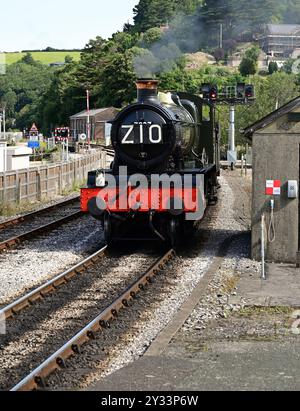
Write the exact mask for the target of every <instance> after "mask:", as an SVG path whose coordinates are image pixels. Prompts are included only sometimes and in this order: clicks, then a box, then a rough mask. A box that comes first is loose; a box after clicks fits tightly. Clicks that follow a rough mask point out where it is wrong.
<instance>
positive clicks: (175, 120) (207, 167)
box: [81, 79, 220, 246]
mask: <svg viewBox="0 0 300 411" xmlns="http://www.w3.org/2000/svg"><path fill="white" fill-rule="evenodd" d="M219 135H220V133H219V127H218V124H217V122H216V113H215V107H214V104H213V103H211V102H210V101H209V100H204V99H203V98H201V97H199V96H197V95H192V94H189V93H182V92H173V93H170V92H169V93H159V92H158V81H156V80H152V79H141V80H138V81H137V102H136V103H134V104H131V105H129V106H127V107H125V108H124V109H123V110H122V111H121V112H120V113H119V114H118V115H117V117H116V118H115V119H114V121H113V122H112V129H111V144H112V147H113V148H114V151H115V158H114V161H113V163H112V164H111V167H110V169H108V170H101V169H99V170H95V171H93V172H90V173H89V175H88V184H87V186H86V187H84V188H82V190H81V207H82V210H83V211H84V212H88V213H90V214H91V215H92V216H93V217H95V218H96V219H98V220H99V221H100V222H101V223H102V225H103V228H104V233H105V238H106V241H107V242H110V241H113V240H119V239H126V240H127V239H129V238H130V239H158V240H160V241H164V242H166V243H169V244H171V245H172V246H174V245H175V244H176V243H177V242H178V239H179V238H183V236H184V234H186V233H190V231H191V230H192V229H193V226H194V224H195V221H199V220H201V219H202V218H203V216H204V212H205V209H206V206H207V205H208V204H214V203H215V202H216V201H217V188H218V180H217V176H218V175H219V171H220V165H219Z"/></svg>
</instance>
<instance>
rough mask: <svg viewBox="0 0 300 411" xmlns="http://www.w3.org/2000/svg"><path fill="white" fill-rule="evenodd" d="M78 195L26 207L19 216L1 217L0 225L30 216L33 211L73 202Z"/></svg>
mask: <svg viewBox="0 0 300 411" xmlns="http://www.w3.org/2000/svg"><path fill="white" fill-rule="evenodd" d="M78 195H79V193H71V194H69V195H67V196H57V197H56V198H55V199H53V200H50V201H47V202H38V203H33V204H31V205H29V206H26V209H25V210H24V212H19V213H18V214H14V215H11V216H9V217H8V216H1V215H0V223H5V222H6V221H9V220H12V219H14V218H18V217H21V216H23V215H25V214H28V213H30V212H33V211H39V210H43V209H45V208H47V207H50V206H53V205H55V204H59V203H61V202H62V201H67V200H71V199H72V198H76V197H78Z"/></svg>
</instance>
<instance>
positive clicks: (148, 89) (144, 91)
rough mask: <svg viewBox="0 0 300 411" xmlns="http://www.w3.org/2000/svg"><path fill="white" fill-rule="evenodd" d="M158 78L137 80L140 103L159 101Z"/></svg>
mask: <svg viewBox="0 0 300 411" xmlns="http://www.w3.org/2000/svg"><path fill="white" fill-rule="evenodd" d="M158 83H159V82H158V80H153V79H139V80H137V82H136V87H137V101H138V103H158Z"/></svg>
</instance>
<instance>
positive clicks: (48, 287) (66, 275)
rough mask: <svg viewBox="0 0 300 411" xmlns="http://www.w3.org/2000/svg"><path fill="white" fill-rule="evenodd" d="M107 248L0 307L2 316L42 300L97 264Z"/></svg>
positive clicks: (9, 315)
mask: <svg viewBox="0 0 300 411" xmlns="http://www.w3.org/2000/svg"><path fill="white" fill-rule="evenodd" d="M106 250H107V246H105V247H103V248H102V249H101V250H99V251H97V252H96V253H94V254H92V255H91V256H89V257H87V258H86V259H85V260H83V261H81V262H79V263H78V264H76V265H74V266H73V267H71V268H69V269H68V270H67V271H64V272H63V273H61V274H59V275H57V276H56V277H54V278H53V279H51V280H49V281H47V282H46V283H45V284H43V285H41V286H40V287H38V288H36V289H35V290H33V291H31V292H30V293H28V294H26V295H24V296H23V297H21V298H19V299H18V300H16V301H14V302H12V303H11V304H9V305H7V306H6V307H4V308H3V309H0V318H5V319H8V318H10V317H13V316H14V314H17V313H19V312H20V311H22V310H24V309H25V308H26V307H28V306H30V305H32V304H33V303H34V302H36V301H37V300H40V299H42V298H43V297H45V296H46V295H47V294H49V293H51V292H53V291H55V290H56V289H57V288H58V287H60V286H61V285H63V284H66V283H67V282H68V281H70V280H71V279H72V278H73V277H74V276H76V275H77V274H81V273H82V272H84V271H85V270H86V269H87V268H88V267H90V266H91V265H93V264H95V263H96V262H97V261H98V260H99V259H100V258H103V257H104V255H105V252H106Z"/></svg>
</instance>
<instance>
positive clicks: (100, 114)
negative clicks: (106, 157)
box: [70, 107, 117, 144]
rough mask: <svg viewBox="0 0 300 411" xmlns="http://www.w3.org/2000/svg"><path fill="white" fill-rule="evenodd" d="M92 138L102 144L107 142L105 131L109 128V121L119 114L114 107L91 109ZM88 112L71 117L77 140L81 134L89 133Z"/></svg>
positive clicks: (72, 130)
mask: <svg viewBox="0 0 300 411" xmlns="http://www.w3.org/2000/svg"><path fill="white" fill-rule="evenodd" d="M89 114H90V128H91V140H92V141H95V142H98V143H100V144H105V134H106V133H105V131H106V130H108V129H109V123H108V122H109V121H111V120H113V119H114V117H115V116H116V114H117V109H116V108H114V107H108V108H100V109H94V110H90V112H89ZM87 122H88V112H87V111H86V110H85V111H81V112H80V113H77V114H74V115H73V116H71V117H70V125H71V135H73V137H74V138H75V139H76V140H77V139H78V136H80V135H81V134H86V135H87V134H88V131H87Z"/></svg>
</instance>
